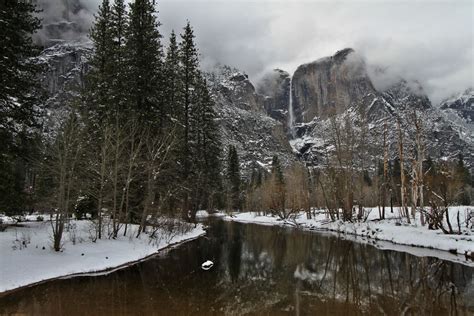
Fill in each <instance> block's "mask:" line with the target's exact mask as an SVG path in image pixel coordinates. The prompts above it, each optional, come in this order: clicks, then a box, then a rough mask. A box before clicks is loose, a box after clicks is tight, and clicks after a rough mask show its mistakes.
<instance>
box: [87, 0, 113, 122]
mask: <svg viewBox="0 0 474 316" xmlns="http://www.w3.org/2000/svg"><path fill="white" fill-rule="evenodd" d="M90 38H91V40H92V42H93V44H94V47H95V51H94V54H93V55H92V58H91V60H90V64H91V67H92V69H91V71H90V73H89V74H88V77H87V80H88V81H87V88H88V95H87V112H88V115H89V117H90V119H91V120H94V121H95V124H96V125H97V124H100V123H101V122H102V120H103V119H104V118H106V117H107V115H108V114H110V113H111V111H112V109H111V106H112V105H111V104H112V100H113V98H112V94H113V92H112V84H111V82H112V78H113V74H114V72H113V70H114V67H115V65H114V60H113V45H114V44H113V35H112V26H111V8H110V4H109V0H103V1H102V4H101V5H100V6H99V11H98V13H97V16H96V20H95V24H94V26H93V27H92V29H91V32H90Z"/></svg>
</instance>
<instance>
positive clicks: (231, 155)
mask: <svg viewBox="0 0 474 316" xmlns="http://www.w3.org/2000/svg"><path fill="white" fill-rule="evenodd" d="M226 176H227V186H228V189H227V190H228V194H229V200H230V201H229V203H230V205H229V207H230V208H231V209H233V210H239V209H240V208H241V203H240V186H241V179H240V167H239V156H238V154H237V150H236V148H235V146H232V145H230V146H229V151H228V154H227V175H226Z"/></svg>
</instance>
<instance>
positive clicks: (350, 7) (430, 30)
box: [39, 0, 474, 104]
mask: <svg viewBox="0 0 474 316" xmlns="http://www.w3.org/2000/svg"><path fill="white" fill-rule="evenodd" d="M39 1H40V3H43V4H49V6H48V8H45V12H44V13H43V14H44V17H45V20H47V21H54V19H55V18H56V17H58V20H60V19H63V18H64V11H62V10H63V9H64V4H65V3H66V0H39ZM75 2H80V3H81V4H83V6H82V9H81V10H78V11H77V10H76V11H75V12H74V13H73V15H72V17H71V16H69V19H70V20H73V21H75V22H76V23H77V25H79V26H80V27H79V29H80V30H88V29H89V27H90V23H91V21H93V16H92V12H95V10H96V8H97V6H98V2H97V0H69V2H68V3H75ZM157 4H158V9H159V15H158V16H159V19H160V21H161V23H162V24H163V25H162V27H161V33H162V34H163V35H164V37H165V38H166V37H167V36H168V34H169V33H170V31H171V29H174V30H176V31H177V32H179V31H181V29H182V27H183V26H184V25H185V23H186V20H190V21H191V24H192V25H193V26H194V28H195V32H196V36H197V42H198V46H199V48H200V53H201V57H202V66H203V67H205V68H207V67H211V66H212V65H214V64H215V63H218V62H220V63H223V64H229V65H231V66H235V67H237V68H239V69H241V70H243V71H246V72H247V73H248V74H249V76H250V78H251V79H253V80H254V81H256V80H258V79H259V78H261V77H262V76H263V75H264V74H265V73H266V72H267V71H269V70H270V69H273V68H281V69H284V70H287V71H288V72H290V73H292V72H293V71H294V70H295V69H296V67H297V66H298V65H300V64H302V63H306V62H310V61H313V60H316V59H318V58H320V57H324V56H328V55H332V54H334V53H335V52H336V51H337V50H340V49H342V48H345V47H352V48H354V49H355V50H356V51H357V52H358V53H359V54H360V55H362V56H364V59H365V61H366V63H367V64H368V65H369V66H370V70H371V71H370V75H371V77H372V79H373V81H374V84H375V86H376V87H378V88H380V89H383V88H384V87H386V86H388V85H390V84H391V83H393V81H394V80H396V79H397V78H400V77H402V78H405V79H407V80H417V81H419V82H420V83H421V85H422V86H423V87H424V90H425V91H426V93H427V94H428V95H429V97H430V98H431V100H432V101H433V103H435V104H436V103H438V102H439V101H440V100H441V99H443V98H445V97H447V96H449V95H451V94H453V93H456V92H459V91H463V90H465V89H466V88H467V87H471V86H474V77H473V76H474V75H473V73H474V57H473V56H474V42H473V41H474V40H473V38H474V22H473V20H474V19H473V18H474V17H473V14H474V13H473V12H474V4H473V2H471V1H462V0H461V1H436V2H435V1H401V0H400V1H373V0H367V1H343V2H334V1H330V2H329V1H298V0H296V1H295V0H294V1H271V0H253V1H244V0H233V1H229V0H162V1H157ZM61 15H62V16H61ZM376 69H384V71H383V72H380V71H375V70H376Z"/></svg>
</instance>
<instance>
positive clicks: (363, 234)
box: [211, 207, 474, 266]
mask: <svg viewBox="0 0 474 316" xmlns="http://www.w3.org/2000/svg"><path fill="white" fill-rule="evenodd" d="M472 210H474V208H473V207H453V208H450V218H451V219H452V223H455V221H456V216H457V211H459V212H460V217H461V219H462V221H463V223H464V224H463V228H464V227H465V221H466V218H467V216H466V214H468V212H471V211H472ZM394 214H398V210H396V211H395V212H394V213H393V214H391V213H390V212H388V213H387V219H385V220H380V221H379V220H376V217H377V216H378V210H376V209H373V210H372V212H370V215H369V217H368V220H367V221H365V222H354V223H351V222H342V221H334V222H333V221H329V219H328V218H327V217H326V214H321V213H319V214H316V216H315V217H313V218H312V219H307V218H306V213H304V212H301V213H298V214H296V216H295V218H294V219H292V220H281V219H279V218H278V217H276V216H275V217H274V216H270V215H267V216H264V215H259V214H257V213H255V212H245V213H234V214H232V215H231V216H229V215H225V216H223V219H224V220H227V221H235V222H239V223H252V224H258V225H268V226H285V227H294V228H298V229H302V230H304V231H310V232H330V233H333V234H337V235H339V236H341V235H342V236H344V238H345V239H350V240H352V241H355V242H363V243H369V244H372V245H374V246H376V247H377V248H380V249H391V250H396V251H403V252H408V253H411V254H414V255H419V256H433V257H438V258H440V259H443V260H449V261H454V262H458V263H462V264H464V265H468V266H474V261H472V260H471V261H469V260H467V259H466V258H465V255H464V254H465V253H466V252H467V253H469V254H472V253H474V232H473V231H472V230H470V229H467V228H465V229H464V230H463V233H462V234H460V235H459V234H453V235H447V234H443V233H442V232H441V231H440V230H428V227H427V226H421V224H420V220H419V218H416V220H415V221H413V222H412V223H411V224H407V223H404V222H403V221H400V219H399V217H398V215H394ZM211 216H212V215H211ZM453 225H454V224H453ZM391 244H392V245H393V246H391Z"/></svg>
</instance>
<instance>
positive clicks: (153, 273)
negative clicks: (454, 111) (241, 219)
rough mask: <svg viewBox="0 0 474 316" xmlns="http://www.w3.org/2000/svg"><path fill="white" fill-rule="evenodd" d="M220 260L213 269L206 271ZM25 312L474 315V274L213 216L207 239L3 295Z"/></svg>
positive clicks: (3, 303)
mask: <svg viewBox="0 0 474 316" xmlns="http://www.w3.org/2000/svg"><path fill="white" fill-rule="evenodd" d="M206 260H211V261H213V262H214V266H213V267H212V268H211V269H210V270H209V271H204V270H202V269H201V267H200V266H201V263H203V262H204V261H206ZM0 314H2V315H3V314H7V315H9V314H22V315H23V314H27V315H222V314H227V315H242V314H248V315H345V316H347V315H361V314H370V315H401V314H405V315H474V268H472V267H469V266H465V265H462V264H459V263H454V262H450V261H443V260H440V259H437V258H430V257H417V256H413V255H410V254H407V253H404V252H397V251H390V250H380V249H377V248H375V247H373V246H371V245H368V244H363V243H356V242H353V241H349V240H344V239H341V238H338V237H337V236H334V235H329V234H321V233H310V232H303V231H298V230H294V229H291V228H282V227H270V226H259V225H253V224H239V223H233V222H225V221H221V220H212V221H210V222H209V229H208V234H207V235H206V236H205V237H201V238H199V239H197V240H195V241H192V242H188V243H186V244H183V245H181V246H179V247H177V248H174V249H172V250H169V251H166V252H164V253H161V254H159V255H157V256H155V257H153V258H151V259H149V260H147V261H144V262H141V263H138V264H136V265H133V266H130V267H128V268H125V269H122V270H119V271H116V272H113V273H110V274H108V275H101V276H84V277H76V278H70V279H61V280H55V281H51V282H47V283H44V284H40V285H37V286H34V287H31V288H26V289H22V290H19V291H16V292H13V293H11V294H9V295H6V296H4V297H1V298H0Z"/></svg>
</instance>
